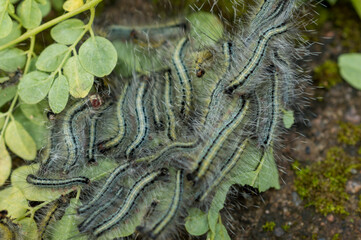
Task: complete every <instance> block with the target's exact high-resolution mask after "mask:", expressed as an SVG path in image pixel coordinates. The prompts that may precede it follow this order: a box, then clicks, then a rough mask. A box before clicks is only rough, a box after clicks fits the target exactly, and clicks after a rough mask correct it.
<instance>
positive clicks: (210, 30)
mask: <svg viewBox="0 0 361 240" xmlns="http://www.w3.org/2000/svg"><path fill="white" fill-rule="evenodd" d="M188 21H189V23H190V25H191V31H190V36H191V38H192V39H194V41H195V43H196V46H197V45H198V47H202V46H203V47H204V46H210V45H214V44H215V43H216V42H217V41H218V40H220V39H221V38H222V36H223V25H222V22H221V21H220V20H219V19H218V17H217V16H216V15H214V14H211V13H207V12H197V13H193V14H191V15H190V16H189V17H188Z"/></svg>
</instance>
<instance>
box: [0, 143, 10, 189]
mask: <svg viewBox="0 0 361 240" xmlns="http://www.w3.org/2000/svg"><path fill="white" fill-rule="evenodd" d="M10 172H11V157H10V155H9V152H8V151H7V150H6V147H5V143H4V139H3V138H0V186H2V185H4V183H5V181H6V180H7V179H8V177H9V176H10Z"/></svg>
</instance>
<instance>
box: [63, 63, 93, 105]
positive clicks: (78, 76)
mask: <svg viewBox="0 0 361 240" xmlns="http://www.w3.org/2000/svg"><path fill="white" fill-rule="evenodd" d="M64 75H65V76H66V78H67V79H68V82H69V87H70V88H69V91H70V94H71V95H72V96H73V97H75V98H84V97H85V96H86V95H88V93H89V91H90V89H91V87H92V86H93V82H94V76H93V75H92V74H90V73H88V72H87V71H85V69H84V68H83V67H82V66H81V64H80V62H79V60H78V58H77V57H71V58H69V59H68V61H67V62H66V64H65V66H64Z"/></svg>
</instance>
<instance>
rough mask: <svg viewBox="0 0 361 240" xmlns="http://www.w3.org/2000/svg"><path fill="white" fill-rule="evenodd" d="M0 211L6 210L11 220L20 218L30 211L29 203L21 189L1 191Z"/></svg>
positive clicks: (9, 188)
mask: <svg viewBox="0 0 361 240" xmlns="http://www.w3.org/2000/svg"><path fill="white" fill-rule="evenodd" d="M0 209H1V210H5V209H6V210H7V211H8V216H9V217H11V218H18V217H21V216H23V215H24V213H25V212H26V211H27V210H28V201H26V198H25V196H24V194H23V193H22V192H21V191H20V189H18V188H17V187H15V186H11V187H8V188H5V189H4V190H1V191H0Z"/></svg>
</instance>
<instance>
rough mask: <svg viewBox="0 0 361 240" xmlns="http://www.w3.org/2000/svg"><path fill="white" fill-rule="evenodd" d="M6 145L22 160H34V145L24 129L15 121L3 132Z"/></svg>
mask: <svg viewBox="0 0 361 240" xmlns="http://www.w3.org/2000/svg"><path fill="white" fill-rule="evenodd" d="M5 141H6V145H7V146H8V147H9V148H10V150H11V151H12V152H13V153H15V154H16V155H18V156H19V157H21V158H23V159H24V160H34V159H35V157H36V144H35V142H34V140H33V139H32V137H31V136H30V135H29V133H28V132H27V131H26V130H25V128H24V127H23V126H22V125H21V124H20V123H19V122H17V121H11V122H10V123H9V125H8V126H7V128H6V132H5Z"/></svg>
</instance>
